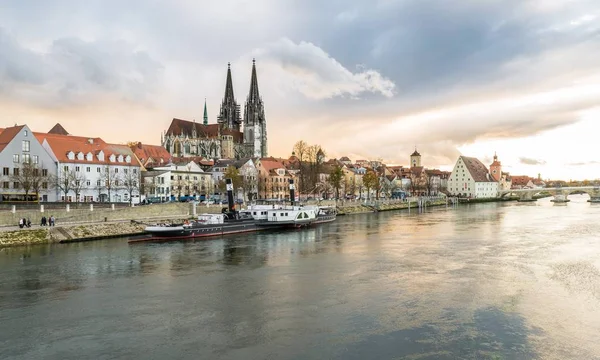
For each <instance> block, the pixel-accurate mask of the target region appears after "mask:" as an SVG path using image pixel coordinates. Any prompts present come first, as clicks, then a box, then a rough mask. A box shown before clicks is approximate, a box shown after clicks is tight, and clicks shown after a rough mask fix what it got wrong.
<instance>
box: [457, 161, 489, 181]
mask: <svg viewBox="0 0 600 360" xmlns="http://www.w3.org/2000/svg"><path fill="white" fill-rule="evenodd" d="M461 159H462V160H463V163H464V164H465V166H466V167H467V170H468V171H469V173H470V174H471V177H472V178H473V180H475V182H495V181H494V179H493V178H492V177H491V176H490V172H489V171H488V169H487V167H485V165H483V163H482V162H481V161H479V159H477V158H474V157H467V156H461Z"/></svg>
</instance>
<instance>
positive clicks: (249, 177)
mask: <svg viewBox="0 0 600 360" xmlns="http://www.w3.org/2000/svg"><path fill="white" fill-rule="evenodd" d="M229 166H233V167H235V168H236V169H238V173H239V174H240V176H241V177H242V186H241V187H238V188H237V189H234V191H235V195H234V196H235V198H236V199H243V200H248V201H251V200H255V199H257V198H258V169H257V168H256V165H255V164H254V161H253V160H252V159H251V158H245V159H240V160H218V161H217V162H216V163H215V165H214V166H213V167H212V169H211V172H212V178H213V187H214V192H215V193H218V192H219V189H218V186H219V183H220V182H221V181H223V180H224V178H225V172H226V171H227V168H228V167H229ZM250 198H251V199H250Z"/></svg>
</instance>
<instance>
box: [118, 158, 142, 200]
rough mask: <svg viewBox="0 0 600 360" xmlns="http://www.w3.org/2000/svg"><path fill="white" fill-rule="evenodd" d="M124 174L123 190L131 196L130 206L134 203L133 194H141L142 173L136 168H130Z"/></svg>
mask: <svg viewBox="0 0 600 360" xmlns="http://www.w3.org/2000/svg"><path fill="white" fill-rule="evenodd" d="M124 171H125V173H124V174H123V179H122V180H123V188H124V189H125V191H127V193H128V194H129V205H131V204H132V202H133V193H135V192H137V193H138V195H139V194H140V173H139V171H138V169H137V168H136V167H134V166H130V167H128V168H127V169H124Z"/></svg>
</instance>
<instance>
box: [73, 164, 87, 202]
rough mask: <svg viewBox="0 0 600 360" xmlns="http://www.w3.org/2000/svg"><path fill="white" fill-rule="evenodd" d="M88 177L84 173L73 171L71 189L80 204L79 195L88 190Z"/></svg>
mask: <svg viewBox="0 0 600 360" xmlns="http://www.w3.org/2000/svg"><path fill="white" fill-rule="evenodd" d="M86 181H87V179H86V177H85V174H84V173H83V172H80V171H73V172H72V175H71V182H72V183H71V189H73V192H74V193H75V202H79V195H81V192H82V191H83V190H85V189H86V188H87V185H86Z"/></svg>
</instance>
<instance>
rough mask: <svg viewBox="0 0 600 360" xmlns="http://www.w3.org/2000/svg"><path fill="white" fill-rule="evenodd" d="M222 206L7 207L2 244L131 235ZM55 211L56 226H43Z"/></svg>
mask: <svg viewBox="0 0 600 360" xmlns="http://www.w3.org/2000/svg"><path fill="white" fill-rule="evenodd" d="M221 209H222V206H220V205H216V206H209V207H207V206H196V207H195V209H194V206H193V205H191V204H188V203H172V204H154V205H148V206H137V207H130V208H120V209H91V208H86V209H69V210H68V211H67V210H62V211H61V210H56V209H55V210H52V211H44V212H42V211H40V210H31V209H26V210H22V211H19V210H18V209H17V211H15V212H10V211H4V212H3V213H2V214H0V226H1V227H0V247H6V246H18V245H34V244H45V243H56V242H75V241H87V240H99V239H108V238H114V237H123V236H130V235H134V234H140V233H142V232H143V230H144V227H145V226H146V224H153V223H165V222H181V221H182V220H183V219H189V218H192V217H195V214H200V213H220V212H221ZM51 214H52V215H53V216H54V217H55V218H56V226H54V227H41V226H39V218H41V217H42V216H47V217H48V216H50V215H51ZM19 218H30V219H31V221H32V228H26V229H19V228H18V226H14V225H13V224H17V223H18V219H19ZM11 225H12V226H11Z"/></svg>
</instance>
